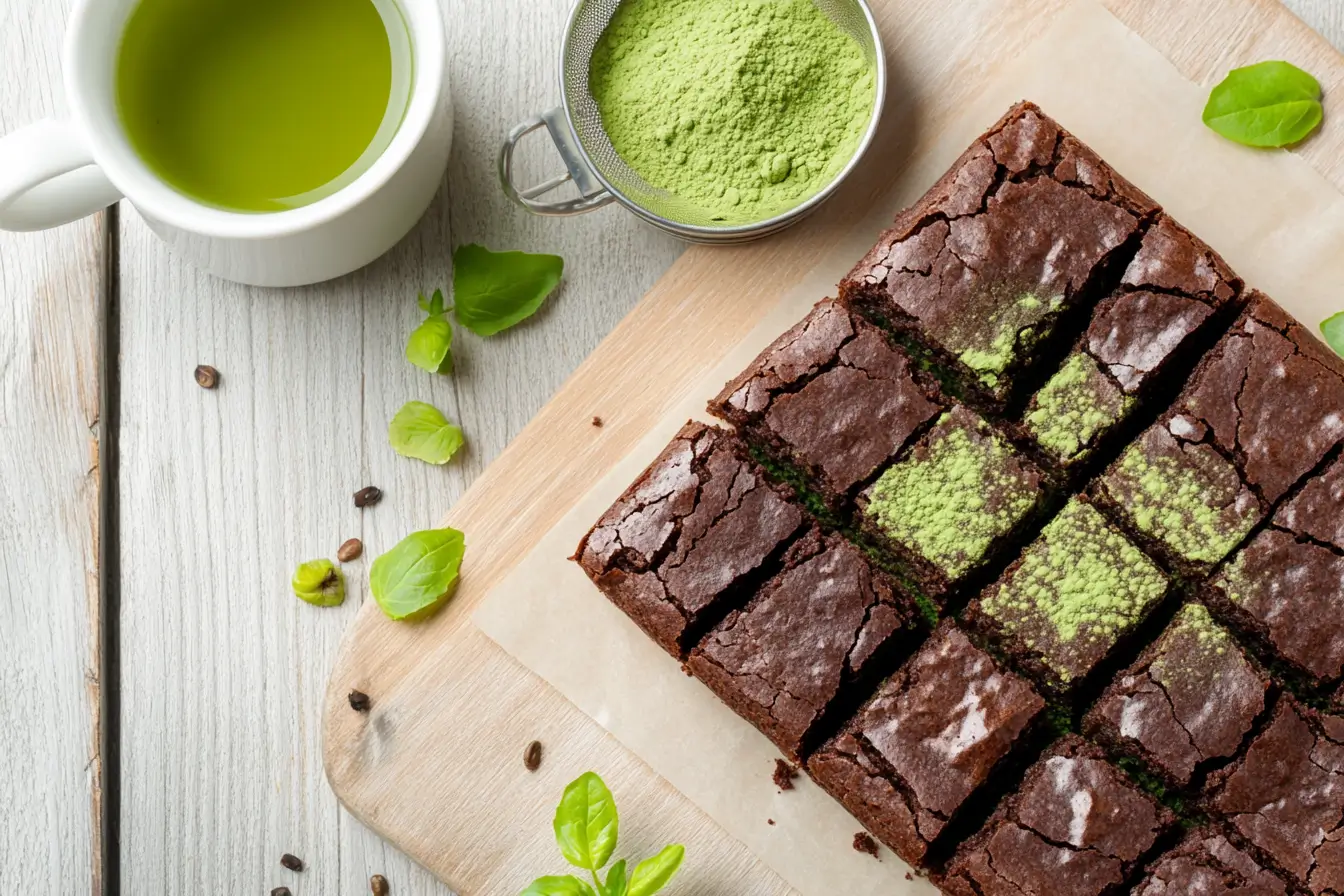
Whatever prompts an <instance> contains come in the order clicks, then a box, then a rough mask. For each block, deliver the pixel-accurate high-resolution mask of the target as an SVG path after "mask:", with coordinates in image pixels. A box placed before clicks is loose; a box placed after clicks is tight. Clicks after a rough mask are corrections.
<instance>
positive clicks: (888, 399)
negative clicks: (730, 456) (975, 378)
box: [709, 299, 944, 510]
mask: <svg viewBox="0 0 1344 896" xmlns="http://www.w3.org/2000/svg"><path fill="white" fill-rule="evenodd" d="M912 368H913V365H912V363H911V361H910V358H909V356H908V355H906V354H905V353H904V352H902V351H900V350H898V349H896V348H893V347H892V346H891V345H890V344H889V343H888V342H887V339H886V337H885V336H883V334H882V333H881V332H879V331H878V330H877V329H876V328H875V327H873V326H872V325H871V324H868V323H865V322H864V321H863V320H862V319H861V318H859V317H857V316H855V315H851V313H850V312H849V311H848V310H847V309H846V308H844V307H843V306H842V305H840V304H839V303H837V302H835V301H834V300H832V299H826V300H825V301H823V302H821V303H819V304H818V305H817V306H816V307H815V308H813V309H812V312H811V313H810V314H808V316H807V317H806V318H804V319H803V320H802V321H801V322H800V323H798V324H797V325H796V326H794V327H793V329H791V330H789V331H788V332H787V333H785V334H784V335H783V336H781V337H779V338H778V339H776V340H775V342H774V343H773V344H772V345H771V346H770V347H769V348H767V349H766V350H765V351H764V352H762V353H761V355H760V357H758V358H757V359H756V360H755V361H753V362H752V364H751V366H750V367H748V368H747V369H746V370H745V371H744V372H743V373H742V374H741V375H740V376H738V377H737V378H736V379H734V380H733V381H732V382H730V383H729V384H728V385H727V386H725V387H724V389H723V391H722V392H721V393H719V395H718V397H717V398H715V399H714V400H713V401H711V402H710V403H709V411H710V413H712V414H714V415H716V416H718V417H721V418H722V419H724V420H727V421H728V422H730V423H732V424H733V425H734V426H735V427H737V429H738V431H739V432H741V433H742V434H743V435H744V436H745V437H746V438H747V440H748V441H750V442H752V443H754V444H758V445H761V446H763V447H765V448H766V449H767V450H768V451H770V452H771V453H772V454H773V455H774V456H775V457H776V458H778V459H780V460H782V461H784V462H786V463H788V464H789V465H791V466H793V467H795V468H796V469H799V470H801V471H802V472H804V473H805V474H807V476H808V478H809V481H810V483H811V484H812V485H813V486H814V487H815V488H816V489H817V490H818V492H819V493H820V494H821V496H822V497H823V498H824V499H825V500H826V502H827V503H828V504H829V505H830V506H831V507H832V509H837V510H838V509H839V508H840V507H841V506H842V505H843V504H844V503H845V499H846V498H848V497H852V495H853V493H854V492H855V491H856V490H857V489H858V488H859V486H860V485H861V484H863V483H865V482H867V481H868V480H869V479H870V478H871V477H872V476H873V474H874V473H876V472H877V471H878V470H879V469H881V468H882V467H884V466H886V465H887V464H889V463H891V462H892V461H894V460H895V459H896V457H897V455H899V454H900V453H901V451H902V450H903V449H904V448H905V447H906V446H907V445H908V444H909V443H910V442H912V441H913V440H914V437H915V436H916V435H917V434H918V433H919V432H921V431H922V430H923V429H924V428H926V426H927V424H929V423H930V422H931V421H932V420H933V419H934V417H936V416H937V415H938V413H939V411H941V410H942V409H943V407H944V404H943V403H942V402H941V401H940V400H939V399H938V398H937V387H936V385H935V384H931V383H928V382H925V381H923V380H922V378H917V376H916V374H915V372H914V370H913V369H912Z"/></svg>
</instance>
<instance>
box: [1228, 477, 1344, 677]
mask: <svg viewBox="0 0 1344 896" xmlns="http://www.w3.org/2000/svg"><path fill="white" fill-rule="evenodd" d="M1204 597H1205V600H1206V601H1207V602H1208V603H1209V605H1210V606H1212V607H1213V608H1214V610H1215V612H1217V613H1218V614H1219V615H1220V616H1222V617H1223V618H1224V619H1226V620H1227V621H1228V622H1229V623H1230V624H1231V625H1233V626H1234V627H1236V628H1238V629H1240V630H1241V631H1243V632H1246V633H1247V634H1248V635H1249V636H1250V637H1251V638H1253V639H1254V640H1255V641H1257V642H1258V643H1259V644H1260V645H1262V646H1263V647H1264V648H1265V649H1266V650H1267V651H1268V652H1269V653H1270V654H1272V655H1273V656H1274V657H1276V658H1277V659H1279V660H1282V661H1283V662H1284V663H1286V664H1288V666H1290V667H1291V668H1293V669H1294V670H1296V671H1297V673H1298V674H1300V675H1302V676H1304V677H1305V678H1307V679H1308V680H1309V681H1310V682H1311V683H1312V684H1314V685H1316V686H1323V685H1325V684H1327V683H1329V682H1332V681H1334V680H1336V679H1338V678H1339V677H1340V676H1341V675H1344V458H1341V459H1336V460H1334V461H1332V462H1331V463H1330V465H1329V466H1328V467H1327V468H1326V469H1325V470H1324V471H1323V472H1322V473H1321V475H1319V476H1317V477H1315V478H1313V479H1311V480H1310V481H1308V483H1307V484H1306V485H1305V486H1304V487H1303V488H1302V490H1301V491H1300V492H1298V493H1297V494H1296V495H1294V496H1293V497H1292V498H1291V499H1290V500H1289V501H1288V502H1287V503H1285V504H1284V505H1283V506H1281V507H1280V508H1279V510H1278V511H1277V512H1276V513H1275V514H1274V516H1273V518H1272V519H1271V520H1270V523H1269V525H1268V526H1267V527H1266V528H1264V529H1263V530H1261V531H1260V532H1258V533H1257V534H1256V536H1255V537H1254V538H1253V539H1251V541H1250V543H1249V544H1247V545H1246V546H1245V547H1244V548H1242V549H1241V550H1240V551H1239V552H1237V554H1235V555H1234V556H1233V557H1232V559H1231V560H1230V561H1229V562H1228V563H1227V564H1225V565H1224V566H1223V568H1222V569H1220V570H1219V571H1218V572H1217V573H1216V574H1215V575H1214V577H1213V578H1212V579H1211V580H1210V582H1209V584H1208V587H1207V588H1206V589H1205V594H1204Z"/></svg>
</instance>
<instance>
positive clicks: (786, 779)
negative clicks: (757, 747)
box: [774, 759, 798, 790]
mask: <svg viewBox="0 0 1344 896" xmlns="http://www.w3.org/2000/svg"><path fill="white" fill-rule="evenodd" d="M796 777H798V769H796V768H794V767H793V766H791V765H789V764H788V763H787V762H785V761H784V760H783V759H776V760H775V774H774V779H775V786H776V787H778V788H779V789H780V790H792V789H793V779H794V778H796Z"/></svg>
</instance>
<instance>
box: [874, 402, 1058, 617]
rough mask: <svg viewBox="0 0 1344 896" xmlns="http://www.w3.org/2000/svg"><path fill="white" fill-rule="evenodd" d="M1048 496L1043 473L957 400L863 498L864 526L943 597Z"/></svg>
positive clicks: (930, 591) (926, 588)
mask: <svg viewBox="0 0 1344 896" xmlns="http://www.w3.org/2000/svg"><path fill="white" fill-rule="evenodd" d="M1043 497H1044V490H1043V487H1042V483H1041V474H1040V471H1038V470H1037V469H1036V467H1035V466H1034V465H1033V464H1032V463H1031V462H1030V461H1028V460H1027V459H1026V458H1024V457H1023V456H1022V455H1020V454H1019V453H1018V452H1017V451H1016V450H1015V449H1014V448H1013V447H1012V445H1010V444H1009V443H1008V441H1007V440H1005V439H1004V438H1003V436H1002V435H1000V434H999V433H998V432H997V431H996V430H995V429H994V428H993V427H992V426H990V425H989V424H988V423H986V422H985V421H984V420H982V419H981V418H980V417H979V416H978V415H976V414H975V412H973V411H971V410H969V409H968V408H966V407H964V406H961V405H958V406H957V407H955V408H953V409H952V410H951V411H948V412H947V413H945V414H943V415H942V416H941V417H939V418H938V422H937V423H935V424H934V426H933V428H932V429H930V430H929V431H928V432H927V433H925V434H924V436H923V437H922V438H921V439H920V440H919V442H917V443H916V444H915V446H914V448H913V449H912V450H911V451H910V452H909V454H907V455H906V456H905V457H903V458H902V459H901V460H899V461H897V462H896V463H895V464H892V465H891V466H890V467H888V468H887V469H886V470H884V471H883V472H882V474H881V475H880V476H878V478H877V480H876V481H875V482H874V483H873V484H872V485H871V486H869V487H868V488H867V489H865V490H864V491H863V492H862V493H861V494H860V495H859V498H858V504H859V524H860V527H861V529H862V530H863V532H864V534H865V535H866V536H867V537H868V538H869V539H870V540H872V541H873V542H874V543H875V544H876V545H877V546H878V548H879V549H880V550H882V551H883V552H885V553H887V554H889V555H891V556H892V557H893V558H894V559H895V560H896V561H897V562H898V563H900V564H902V565H903V566H904V567H905V568H906V569H907V570H909V571H910V572H911V577H912V578H913V579H914V581H915V583H916V585H917V586H918V587H919V588H920V590H921V591H923V593H924V594H925V595H927V596H929V597H931V598H933V599H935V600H941V599H942V598H944V596H945V595H947V593H948V592H949V591H950V590H951V589H952V588H954V587H956V586H957V585H958V584H960V583H961V582H963V581H965V579H966V578H967V577H968V576H970V575H972V574H973V573H975V572H976V571H977V570H978V569H980V568H981V567H982V566H983V565H984V564H985V563H986V562H988V561H989V560H990V559H992V558H993V557H994V556H995V555H996V554H997V553H998V552H999V551H1000V550H1002V548H1003V547H1004V545H1005V544H1006V543H1008V542H1010V541H1011V540H1012V539H1013V537H1014V535H1016V534H1017V533H1018V532H1019V531H1021V529H1022V528H1023V527H1024V526H1025V525H1026V524H1027V523H1028V522H1029V521H1030V520H1031V519H1032V518H1033V517H1034V516H1035V514H1036V512H1037V510H1038V508H1039V506H1040V504H1041V501H1042V499H1043Z"/></svg>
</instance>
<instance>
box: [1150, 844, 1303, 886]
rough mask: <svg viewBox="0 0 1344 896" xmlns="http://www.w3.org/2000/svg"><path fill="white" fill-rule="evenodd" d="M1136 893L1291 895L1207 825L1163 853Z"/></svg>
mask: <svg viewBox="0 0 1344 896" xmlns="http://www.w3.org/2000/svg"><path fill="white" fill-rule="evenodd" d="M1134 896H1289V890H1288V885H1287V884H1286V883H1284V881H1283V878H1281V877H1279V876H1278V875H1277V874H1275V873H1274V872H1273V871H1270V870H1268V869H1267V868H1265V867H1264V866H1262V865H1261V864H1260V863H1259V862H1257V861H1256V860H1255V859H1253V858H1252V857H1251V856H1250V855H1248V854H1247V853H1246V852H1244V851H1242V850H1240V849H1237V847H1235V846H1233V845H1232V843H1231V842H1230V841H1229V840H1228V839H1227V837H1226V836H1225V835H1224V834H1223V833H1222V832H1221V831H1219V830H1218V829H1217V828H1213V827H1203V828H1197V829H1195V830H1193V831H1191V832H1190V833H1188V834H1186V835H1185V839H1183V840H1182V841H1181V842H1180V843H1178V844H1177V845H1176V846H1174V847H1173V848H1171V849H1170V850H1168V851H1167V852H1165V853H1163V854H1162V856H1161V857H1160V858H1159V859H1158V860H1157V861H1156V862H1154V863H1153V866H1152V868H1151V869H1149V871H1148V873H1147V874H1146V875H1145V876H1144V878H1143V881H1142V882H1141V883H1140V884H1139V885H1138V886H1137V887H1135V888H1134Z"/></svg>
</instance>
